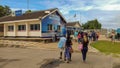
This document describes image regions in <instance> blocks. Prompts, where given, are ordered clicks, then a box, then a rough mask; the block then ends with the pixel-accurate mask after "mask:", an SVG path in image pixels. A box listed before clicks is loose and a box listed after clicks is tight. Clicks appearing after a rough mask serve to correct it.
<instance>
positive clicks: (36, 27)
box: [30, 24, 40, 31]
mask: <svg viewBox="0 0 120 68" xmlns="http://www.w3.org/2000/svg"><path fill="white" fill-rule="evenodd" d="M30 31H40V24H30Z"/></svg>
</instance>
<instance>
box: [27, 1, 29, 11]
mask: <svg viewBox="0 0 120 68" xmlns="http://www.w3.org/2000/svg"><path fill="white" fill-rule="evenodd" d="M27 10H29V0H27Z"/></svg>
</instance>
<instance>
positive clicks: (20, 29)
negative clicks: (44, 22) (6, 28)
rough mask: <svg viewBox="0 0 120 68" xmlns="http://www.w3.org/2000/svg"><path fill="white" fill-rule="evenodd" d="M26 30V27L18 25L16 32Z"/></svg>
mask: <svg viewBox="0 0 120 68" xmlns="http://www.w3.org/2000/svg"><path fill="white" fill-rule="evenodd" d="M24 30H26V25H18V31H24Z"/></svg>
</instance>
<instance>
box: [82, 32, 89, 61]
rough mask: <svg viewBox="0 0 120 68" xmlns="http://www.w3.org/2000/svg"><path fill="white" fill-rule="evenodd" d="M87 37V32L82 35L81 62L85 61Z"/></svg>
mask: <svg viewBox="0 0 120 68" xmlns="http://www.w3.org/2000/svg"><path fill="white" fill-rule="evenodd" d="M88 43H89V41H88V37H87V34H84V36H83V42H82V44H83V49H82V50H81V51H82V57H83V62H85V60H86V54H87V51H88Z"/></svg>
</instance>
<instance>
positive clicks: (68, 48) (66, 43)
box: [58, 32, 89, 63]
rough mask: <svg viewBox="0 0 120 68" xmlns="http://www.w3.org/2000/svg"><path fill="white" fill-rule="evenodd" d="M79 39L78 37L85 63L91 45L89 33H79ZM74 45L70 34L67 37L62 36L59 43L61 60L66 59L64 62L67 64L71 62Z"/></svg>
mask: <svg viewBox="0 0 120 68" xmlns="http://www.w3.org/2000/svg"><path fill="white" fill-rule="evenodd" d="M77 37H78V44H81V45H82V49H81V50H80V51H81V52H82V57H83V58H82V59H83V62H85V61H86V54H87V51H88V44H89V40H88V33H86V32H82V33H78V34H77ZM72 45H73V43H72V39H71V37H70V34H68V35H67V37H66V36H65V35H64V36H62V37H61V38H60V40H59V42H58V48H59V49H60V57H59V58H60V59H64V61H66V62H67V63H69V62H70V61H71V57H72V52H73V48H72ZM63 56H64V57H63Z"/></svg>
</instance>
